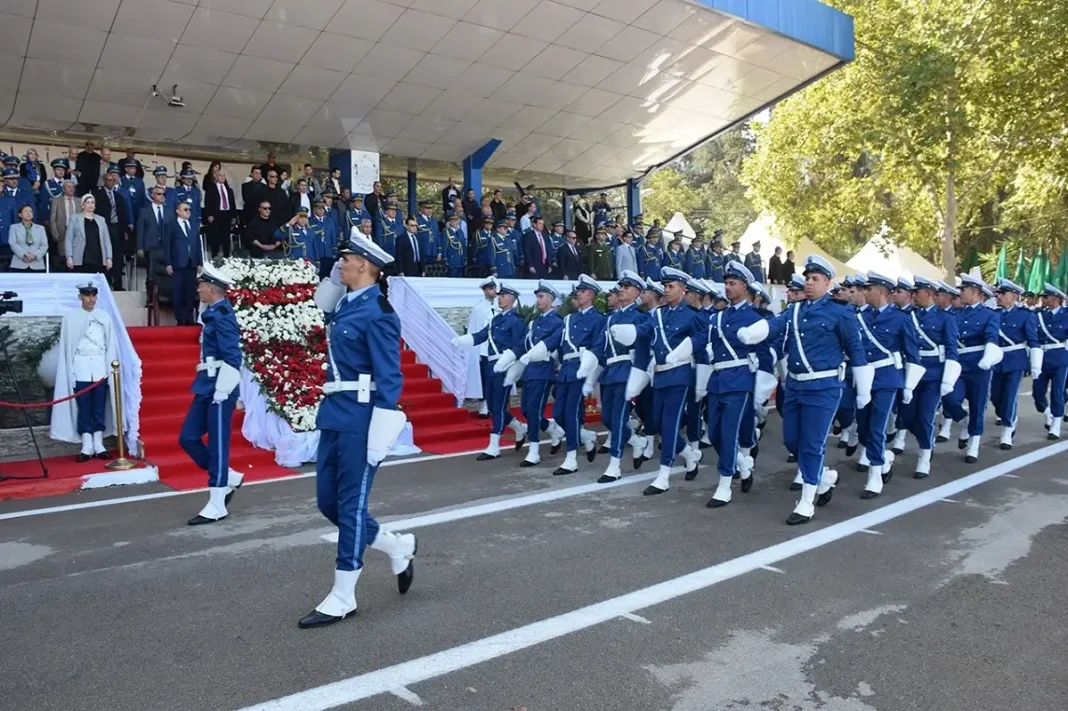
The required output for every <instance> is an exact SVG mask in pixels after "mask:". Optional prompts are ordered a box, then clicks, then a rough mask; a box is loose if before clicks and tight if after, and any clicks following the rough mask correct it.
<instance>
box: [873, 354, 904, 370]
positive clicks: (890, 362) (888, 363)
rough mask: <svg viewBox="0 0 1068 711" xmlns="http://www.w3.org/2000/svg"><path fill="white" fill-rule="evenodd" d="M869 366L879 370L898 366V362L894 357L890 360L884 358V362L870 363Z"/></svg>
mask: <svg viewBox="0 0 1068 711" xmlns="http://www.w3.org/2000/svg"><path fill="white" fill-rule="evenodd" d="M868 365H870V366H871V367H873V368H875V369H876V370H878V369H879V368H889V367H890V366H892V365H893V366H896V365H897V360H896V359H895V358H894V357H893V356H890V357H889V358H883V359H882V360H877V361H874V362H872V363H868Z"/></svg>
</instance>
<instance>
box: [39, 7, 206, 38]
mask: <svg viewBox="0 0 1068 711" xmlns="http://www.w3.org/2000/svg"><path fill="white" fill-rule="evenodd" d="M118 9H119V0H79V1H78V2H71V1H70V0H38V2H37V19H38V20H50V21H52V22H64V23H66V24H68V25H75V26H77V27H91V28H93V29H94V30H104V31H107V30H110V29H111V23H112V22H113V21H114V20H115V12H116V11H117V10H118ZM189 11H190V12H192V8H189Z"/></svg>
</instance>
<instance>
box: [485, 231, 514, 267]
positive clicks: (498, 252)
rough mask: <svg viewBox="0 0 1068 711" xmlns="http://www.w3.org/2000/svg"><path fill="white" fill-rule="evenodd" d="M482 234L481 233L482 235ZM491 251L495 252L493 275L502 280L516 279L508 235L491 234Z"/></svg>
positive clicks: (492, 262)
mask: <svg viewBox="0 0 1068 711" xmlns="http://www.w3.org/2000/svg"><path fill="white" fill-rule="evenodd" d="M480 234H481V233H480ZM489 239H490V249H491V250H492V251H493V259H492V261H491V264H492V265H493V273H494V274H496V275H497V276H498V277H501V278H502V279H511V278H513V277H515V274H516V271H515V262H514V261H513V260H514V256H513V255H512V245H511V244H510V243H509V241H508V235H499V234H497V233H496V232H493V233H491V234H490V238H489Z"/></svg>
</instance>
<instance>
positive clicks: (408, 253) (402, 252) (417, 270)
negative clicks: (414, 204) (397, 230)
mask: <svg viewBox="0 0 1068 711" xmlns="http://www.w3.org/2000/svg"><path fill="white" fill-rule="evenodd" d="M397 271H398V273H399V274H402V275H403V276H412V277H418V276H426V273H425V272H424V271H423V255H422V254H421V253H420V251H419V223H418V221H417V220H416V219H415V218H414V217H410V216H409V217H408V219H407V220H405V221H404V234H402V235H397Z"/></svg>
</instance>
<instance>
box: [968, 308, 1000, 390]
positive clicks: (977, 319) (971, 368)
mask: <svg viewBox="0 0 1068 711" xmlns="http://www.w3.org/2000/svg"><path fill="white" fill-rule="evenodd" d="M1000 328H1001V314H1000V313H998V312H997V311H994V310H993V309H988V308H986V307H985V306H983V305H982V304H975V305H974V306H966V307H964V308H962V309H961V310H960V311H958V312H957V332H958V333H957V337H958V338H959V339H960V346H962V347H963V348H977V349H978V350H975V351H972V352H970V353H961V354H960V359H959V360H960V368H961V374H962V375H976V374H978V373H981V372H982V371H981V370H980V369H979V360H980V359H981V358H982V357H983V346H984V345H986V344H987V343H994V344H997V342H998V340H999V338H998V329H1000Z"/></svg>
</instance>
